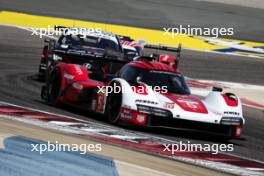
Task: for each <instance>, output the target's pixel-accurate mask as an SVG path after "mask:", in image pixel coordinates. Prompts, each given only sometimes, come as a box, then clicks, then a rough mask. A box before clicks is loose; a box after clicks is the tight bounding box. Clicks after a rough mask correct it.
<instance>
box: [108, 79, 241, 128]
mask: <svg viewBox="0 0 264 176" xmlns="http://www.w3.org/2000/svg"><path fill="white" fill-rule="evenodd" d="M112 81H114V82H119V83H120V85H121V86H122V89H125V91H123V92H122V107H125V108H129V109H131V110H137V105H145V106H150V107H155V108H159V109H164V110H169V111H170V112H171V113H172V115H173V118H175V119H184V120H190V121H198V122H205V123H212V124H220V121H221V119H222V117H230V118H238V119H242V121H243V124H244V123H245V120H244V118H243V113H242V106H241V102H240V99H239V98H237V99H238V105H237V106H229V105H227V103H226V102H225V100H224V98H223V96H222V95H221V92H218V91H212V92H211V93H209V95H208V96H207V97H205V98H204V99H201V102H202V103H203V105H204V106H205V107H206V109H207V111H208V113H198V112H190V111H186V110H184V109H183V108H182V107H180V106H179V105H178V104H177V103H176V102H174V101H173V100H171V99H170V98H167V97H166V96H164V95H163V94H161V93H158V92H155V91H153V90H152V89H151V88H150V87H147V89H148V94H147V95H143V94H138V93H135V92H134V91H133V90H132V88H131V86H130V85H129V83H128V82H127V81H125V80H124V79H121V78H116V79H114V80H112ZM176 96H177V95H176ZM185 97H187V98H185V99H183V100H182V101H185V102H184V103H186V104H187V105H188V106H190V108H195V102H193V101H192V100H190V101H189V102H188V95H186V96H185ZM186 99H187V100H186ZM168 104H169V105H170V104H173V106H169V107H167V106H166V105H168Z"/></svg>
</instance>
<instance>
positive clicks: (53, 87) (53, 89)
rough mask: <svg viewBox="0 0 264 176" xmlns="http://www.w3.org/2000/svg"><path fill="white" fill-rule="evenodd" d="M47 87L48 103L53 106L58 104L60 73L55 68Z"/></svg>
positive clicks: (60, 91)
mask: <svg viewBox="0 0 264 176" xmlns="http://www.w3.org/2000/svg"><path fill="white" fill-rule="evenodd" d="M48 87H49V90H48V91H49V92H48V103H49V104H50V105H53V106H58V105H59V103H60V97H61V95H62V90H61V75H60V73H59V71H58V70H55V72H54V73H53V74H52V76H51V79H50V81H49V86H48Z"/></svg>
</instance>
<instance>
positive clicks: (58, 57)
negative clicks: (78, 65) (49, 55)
mask: <svg viewBox="0 0 264 176" xmlns="http://www.w3.org/2000/svg"><path fill="white" fill-rule="evenodd" d="M53 60H55V61H58V60H62V57H61V56H59V55H57V54H53Z"/></svg>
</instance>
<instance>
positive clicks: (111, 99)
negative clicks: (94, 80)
mask: <svg viewBox="0 0 264 176" xmlns="http://www.w3.org/2000/svg"><path fill="white" fill-rule="evenodd" d="M116 86H119V87H120V90H121V86H120V85H119V84H116ZM121 105H122V93H121V91H120V92H118V93H114V92H111V93H110V94H109V95H108V98H107V113H108V114H107V115H108V120H109V121H110V122H111V123H112V124H117V123H118V122H119V118H120V110H121Z"/></svg>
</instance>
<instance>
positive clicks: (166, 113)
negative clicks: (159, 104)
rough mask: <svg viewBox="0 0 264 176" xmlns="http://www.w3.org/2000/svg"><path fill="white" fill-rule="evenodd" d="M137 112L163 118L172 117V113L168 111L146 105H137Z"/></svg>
mask: <svg viewBox="0 0 264 176" xmlns="http://www.w3.org/2000/svg"><path fill="white" fill-rule="evenodd" d="M137 111H138V112H141V113H146V114H151V115H156V116H161V117H169V116H172V113H171V112H170V111H168V110H165V109H161V108H155V107H150V106H145V105H137Z"/></svg>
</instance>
